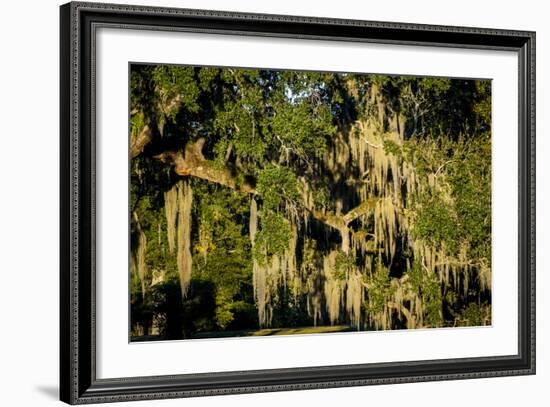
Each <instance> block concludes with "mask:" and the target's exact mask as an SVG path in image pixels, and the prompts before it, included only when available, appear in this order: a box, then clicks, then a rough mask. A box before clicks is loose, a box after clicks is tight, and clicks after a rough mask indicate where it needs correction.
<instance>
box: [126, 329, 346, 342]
mask: <svg viewBox="0 0 550 407" xmlns="http://www.w3.org/2000/svg"><path fill="white" fill-rule="evenodd" d="M353 330H354V329H353V328H352V327H351V326H347V325H335V326H317V327H313V326H308V327H297V328H272V329H253V330H242V331H219V332H198V333H196V334H194V335H193V336H192V337H191V338H187V339H206V338H231V337H238V336H274V335H303V334H320V333H334V332H350V331H353ZM182 339H183V338H182ZM161 340H165V338H164V337H162V336H132V339H131V341H132V342H144V341H161Z"/></svg>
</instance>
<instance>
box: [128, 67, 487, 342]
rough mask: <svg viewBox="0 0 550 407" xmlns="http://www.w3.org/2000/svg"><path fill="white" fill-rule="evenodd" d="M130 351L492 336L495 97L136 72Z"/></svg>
mask: <svg viewBox="0 0 550 407" xmlns="http://www.w3.org/2000/svg"><path fill="white" fill-rule="evenodd" d="M130 156H131V194H130V195H131V202H130V211H131V248H132V256H131V260H132V261H131V271H132V272H131V277H132V279H131V284H132V285H131V303H132V304H131V306H132V330H133V335H134V336H140V335H147V334H148V333H150V332H151V330H152V327H156V329H158V330H159V334H160V335H162V336H164V337H173V338H181V337H191V336H193V335H195V334H196V333H200V332H211V331H224V330H243V329H257V328H262V327H285V326H286V327H288V326H308V325H327V324H329V325H330V324H331V325H338V324H344V325H349V326H352V327H353V328H355V329H395V328H415V327H430V326H432V327H440V326H455V325H480V324H488V323H490V315H491V312H490V301H491V271H490V270H491V269H490V264H491V244H490V242H491V83H490V81H483V80H465V79H448V78H428V77H426V78H423V77H407V76H387V75H372V74H350V73H333V72H306V71H282V70H268V69H240V68H218V67H193V66H170V65H135V64H134V65H132V66H131V77H130Z"/></svg>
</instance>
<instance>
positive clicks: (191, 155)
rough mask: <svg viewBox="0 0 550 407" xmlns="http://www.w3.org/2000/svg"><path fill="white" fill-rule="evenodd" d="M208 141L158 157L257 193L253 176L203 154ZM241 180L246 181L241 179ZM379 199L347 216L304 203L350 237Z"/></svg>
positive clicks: (182, 171)
mask: <svg viewBox="0 0 550 407" xmlns="http://www.w3.org/2000/svg"><path fill="white" fill-rule="evenodd" d="M204 143H205V139H204V138H200V139H198V140H197V141H195V142H189V143H187V145H186V146H185V150H184V151H183V152H182V151H166V152H164V153H161V154H159V155H157V156H155V158H157V159H159V160H160V161H162V162H163V163H167V164H171V165H174V171H175V172H176V174H178V175H180V176H182V177H185V176H191V177H196V178H200V179H204V180H206V181H209V182H213V183H215V184H219V185H223V186H225V187H228V188H231V189H233V190H236V191H240V192H245V193H249V194H257V191H256V188H255V184H256V183H255V179H254V178H253V177H252V176H248V175H247V174H243V173H241V172H240V171H239V170H238V169H236V168H229V167H223V166H220V165H219V164H218V163H215V162H214V161H211V160H207V159H206V158H205V157H204V155H203V153H202V148H203V146H204ZM240 180H242V181H241V182H239V181H240ZM378 200H379V199H378V198H370V199H367V200H366V201H363V202H361V203H360V204H359V205H358V206H356V207H355V208H353V209H351V210H350V211H348V212H347V213H346V214H344V215H340V214H335V213H332V212H326V211H321V210H319V209H316V208H315V207H313V206H304V209H305V210H307V211H308V212H309V213H310V214H311V216H313V218H315V219H317V220H318V221H320V222H321V223H324V224H326V225H327V226H330V227H331V228H333V229H336V230H338V231H339V232H340V233H341V234H342V237H343V238H345V237H346V236H348V238H349V234H350V233H351V229H350V227H349V224H350V223H351V222H353V221H354V220H355V219H357V218H358V217H360V216H362V215H364V214H366V213H368V212H369V211H371V210H372V209H374V206H375V205H376V203H377V202H378Z"/></svg>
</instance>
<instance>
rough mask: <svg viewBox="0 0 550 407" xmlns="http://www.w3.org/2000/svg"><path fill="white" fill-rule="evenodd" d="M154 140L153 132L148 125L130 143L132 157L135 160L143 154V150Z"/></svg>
mask: <svg viewBox="0 0 550 407" xmlns="http://www.w3.org/2000/svg"><path fill="white" fill-rule="evenodd" d="M152 139H153V131H152V130H151V128H150V127H149V126H148V125H147V124H146V125H145V126H143V129H142V130H141V132H140V133H139V134H138V135H137V137H135V138H134V139H133V140H131V142H130V156H131V158H135V157H137V156H138V155H140V154H141V153H142V152H143V149H144V148H145V146H146V145H147V144H149V143H150V142H151V140H152Z"/></svg>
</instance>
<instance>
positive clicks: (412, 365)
mask: <svg viewBox="0 0 550 407" xmlns="http://www.w3.org/2000/svg"><path fill="white" fill-rule="evenodd" d="M60 23H61V30H60V34H61V38H60V40H61V41H60V78H61V80H60V85H61V86H60V100H61V108H60V115H61V117H60V120H61V125H60V128H61V134H60V148H61V165H60V182H61V196H60V202H61V203H60V217H61V224H60V234H61V241H60V295H61V299H60V304H61V307H60V338H61V341H60V355H61V357H60V398H61V400H62V401H64V402H67V403H70V404H84V403H99V402H117V401H126V400H144V399H163V398H177V397H193V396H207V395H220V394H234V393H251V392H268V391H281V390H298V389H318V388H329V387H341V386H359V385H371V384H390V383H392V384H393V383H404V382H416V381H430V380H451V379H470V378H478V377H494V376H509V375H527V374H534V373H535V33H534V32H526V31H511V30H500V29H499V30H497V29H481V28H469V27H449V26H432V25H418V24H403V23H390V22H373V21H356V20H337V19H327V18H311V17H295V16H280V15H262V14H245V13H232V12H221V11H206V10H186V9H173V8H156V7H142V6H128V5H113V4H96V3H80V2H72V3H68V4H65V5H63V6H61V8H60ZM101 26H110V27H124V28H128V29H132V30H142V29H143V30H175V31H191V32H200V33H217V34H220V33H221V34H238V35H247V36H265V37H287V38H301V39H324V40H333V41H358V42H375V43H382V44H401V45H415V46H438V47H453V48H469V49H481V50H508V51H514V52H517V54H518V60H519V106H518V109H519V129H518V135H519V137H518V145H519V157H518V158H519V167H518V179H519V191H518V203H519V225H518V231H519V234H518V245H519V246H518V248H519V252H518V253H519V263H518V270H517V272H518V278H519V280H518V281H519V286H518V299H519V302H518V304H519V310H518V311H519V314H518V315H519V318H518V319H519V326H518V333H519V338H518V342H519V350H518V353H517V354H514V355H507V356H498V357H495V356H487V357H474V358H463V359H444V360H420V361H413V362H389V363H375V364H357V365H346V366H344V365H339V366H324V367H302V368H285V369H276V370H272V369H270V370H255V371H238V372H229V373H215V372H212V373H201V374H185V375H176V376H174V375H170V376H168V375H166V376H154V377H131V378H113V379H97V378H96V342H95V332H96V331H95V330H96V319H95V318H96V317H95V304H96V295H97V293H96V288H95V219H96V217H95V216H96V214H95V195H94V194H95V187H96V185H95V160H96V156H95V133H94V132H95V123H94V120H95V118H94V113H95V99H94V96H95V95H94V92H95V71H94V64H95V55H94V52H95V49H94V41H93V37H94V35H95V30H96V28H97V27H101Z"/></svg>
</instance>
